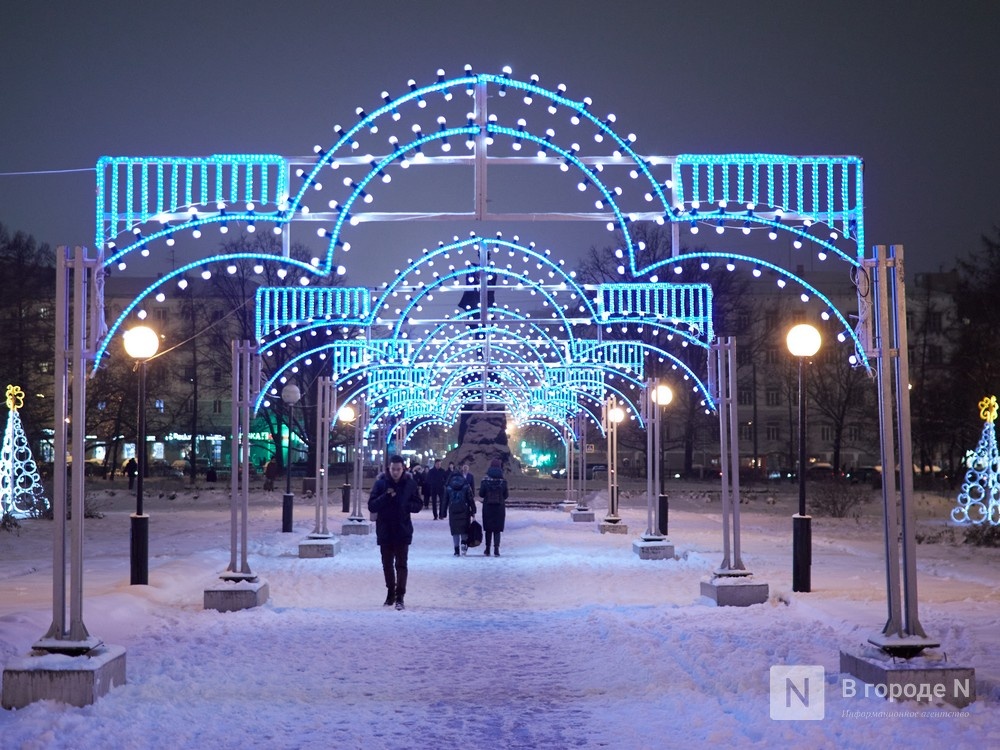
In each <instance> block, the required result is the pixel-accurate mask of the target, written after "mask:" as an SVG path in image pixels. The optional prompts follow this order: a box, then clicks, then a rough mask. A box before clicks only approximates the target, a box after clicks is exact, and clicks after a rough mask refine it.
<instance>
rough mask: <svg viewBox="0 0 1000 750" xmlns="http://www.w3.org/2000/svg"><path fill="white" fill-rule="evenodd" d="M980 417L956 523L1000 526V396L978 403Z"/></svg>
mask: <svg viewBox="0 0 1000 750" xmlns="http://www.w3.org/2000/svg"><path fill="white" fill-rule="evenodd" d="M979 416H980V417H981V418H982V419H984V420H985V422H986V424H984V425H983V434H982V436H981V437H980V438H979V444H978V445H977V446H976V449H975V451H973V452H972V455H971V456H969V457H968V458H967V460H966V466H967V467H968V468H967V470H966V472H965V481H964V482H963V483H962V491H961V492H960V493H959V494H958V498H957V503H958V504H957V505H956V506H955V507H954V508H952V509H951V519H952V520H953V521H955V523H974V524H982V523H989V524H990V525H991V526H998V525H1000V453H998V452H997V433H996V427H995V426H994V423H995V422H996V418H997V397H996V396H988V397H987V398H984V399H983V400H982V401H980V402H979Z"/></svg>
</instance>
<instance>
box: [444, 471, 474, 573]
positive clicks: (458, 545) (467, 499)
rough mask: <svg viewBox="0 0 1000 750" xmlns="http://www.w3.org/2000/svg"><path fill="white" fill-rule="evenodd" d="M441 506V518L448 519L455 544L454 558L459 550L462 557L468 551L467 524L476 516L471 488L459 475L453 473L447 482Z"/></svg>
mask: <svg viewBox="0 0 1000 750" xmlns="http://www.w3.org/2000/svg"><path fill="white" fill-rule="evenodd" d="M441 506H442V509H441V517H442V518H447V519H448V527H449V531H451V538H452V541H453V542H454V543H455V557H458V556H459V550H461V554H463V555H464V554H465V553H466V552H467V551H468V549H469V537H468V534H469V524H470V523H471V522H472V519H473V518H475V516H476V501H475V498H473V496H472V488H471V487H470V486H469V483H468V482H466V481H465V477H463V476H462V475H461V474H460V473H458V472H455V473H454V474H452V475H451V479H449V480H448V485H447V486H446V487H445V490H444V502H443V503H442V504H441Z"/></svg>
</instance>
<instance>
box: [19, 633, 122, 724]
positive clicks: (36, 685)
mask: <svg viewBox="0 0 1000 750" xmlns="http://www.w3.org/2000/svg"><path fill="white" fill-rule="evenodd" d="M125 682H126V680H125V648H124V647H123V646H107V645H103V644H102V645H101V646H98V647H97V648H95V649H93V650H92V651H90V652H88V653H87V654H86V655H84V656H67V655H65V654H41V653H39V652H36V655H32V656H25V657H21V658H17V659H11V660H10V661H9V662H8V663H7V666H6V667H5V668H4V670H3V699H2V704H3V707H4V708H7V709H10V708H24V707H25V706H27V705H29V704H31V703H35V702H36V701H44V700H51V701H59V702H60V703H68V704H69V705H71V706H89V705H90V704H91V703H94V702H95V701H96V700H97V699H98V698H100V697H101V696H103V695H105V694H106V693H107V692H108V691H109V690H111V688H113V687H117V686H119V685H124V684H125Z"/></svg>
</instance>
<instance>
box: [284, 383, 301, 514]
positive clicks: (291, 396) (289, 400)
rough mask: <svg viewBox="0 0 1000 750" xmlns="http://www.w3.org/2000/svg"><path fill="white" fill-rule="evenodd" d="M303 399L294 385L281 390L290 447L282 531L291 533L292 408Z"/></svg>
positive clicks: (287, 456) (287, 450)
mask: <svg viewBox="0 0 1000 750" xmlns="http://www.w3.org/2000/svg"><path fill="white" fill-rule="evenodd" d="M300 398H302V392H301V391H300V390H299V387H298V386H297V385H295V384H294V383H288V384H287V385H286V386H285V387H284V388H282V389H281V400H282V401H284V402H285V405H286V406H287V407H288V409H289V411H288V447H287V449H286V450H285V495H284V497H282V498H281V530H282V532H290V531H291V530H292V504H293V503H294V502H295V495H293V494H292V414H291V407H293V406H295V404H297V403H298V402H299V399H300Z"/></svg>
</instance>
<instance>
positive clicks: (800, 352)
mask: <svg viewBox="0 0 1000 750" xmlns="http://www.w3.org/2000/svg"><path fill="white" fill-rule="evenodd" d="M786 342H787V344H788V351H789V352H791V353H792V356H794V357H797V358H798V360H799V512H798V513H797V514H796V515H794V516H792V591H806V592H807V591H811V590H812V581H811V578H812V576H811V570H810V568H811V566H812V518H810V517H809V516H807V515H806V390H805V369H804V367H803V365H804V364H805V360H806V359H807V358H808V357H811V356H813V355H814V354H816V352H818V351H819V347H820V344H821V343H822V338H821V337H820V335H819V331H818V330H816V328H815V327H814V326H811V325H809V324H808V323H800V324H799V325H796V326H792V328H791V329H790V330H789V331H788V337H787V339H786Z"/></svg>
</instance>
